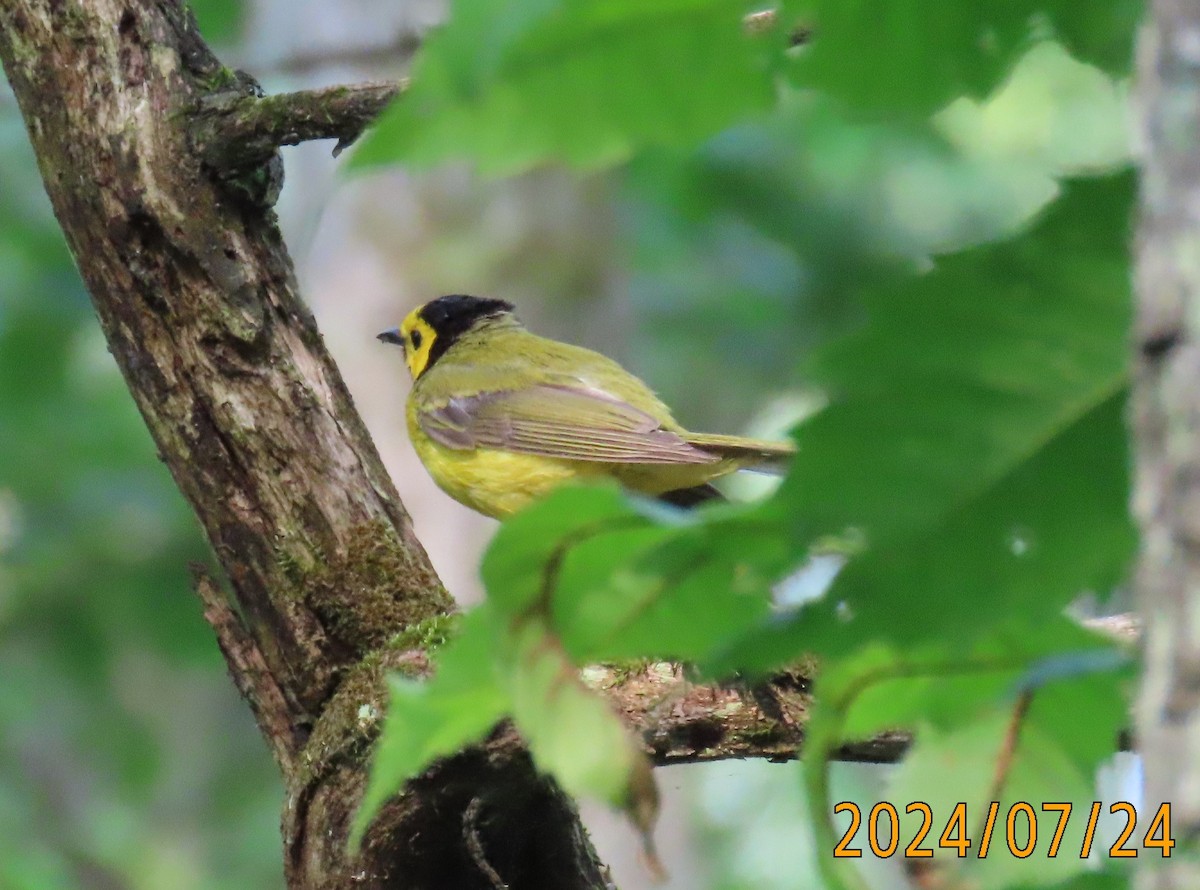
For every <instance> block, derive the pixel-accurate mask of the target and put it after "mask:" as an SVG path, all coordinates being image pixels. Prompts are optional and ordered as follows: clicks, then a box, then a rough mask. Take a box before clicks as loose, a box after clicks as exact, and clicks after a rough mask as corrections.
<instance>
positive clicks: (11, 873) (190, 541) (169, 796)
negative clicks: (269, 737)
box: [0, 97, 282, 890]
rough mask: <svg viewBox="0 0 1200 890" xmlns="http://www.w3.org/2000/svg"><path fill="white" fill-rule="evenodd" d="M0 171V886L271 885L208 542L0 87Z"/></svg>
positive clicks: (267, 823)
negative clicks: (220, 629) (195, 566)
mask: <svg viewBox="0 0 1200 890" xmlns="http://www.w3.org/2000/svg"><path fill="white" fill-rule="evenodd" d="M0 178H2V179H3V182H4V207H3V211H2V212H0V269H2V270H3V271H2V273H0V678H3V680H2V681H0V887H3V888H4V890H58V888H72V887H85V888H90V887H97V888H99V887H129V888H146V890H150V888H161V887H178V888H183V890H188V888H194V890H202V888H213V890H217V888H228V890H241V888H245V887H270V886H279V885H281V883H282V867H281V864H280V860H279V833H278V821H279V816H278V812H279V809H278V808H279V800H280V795H281V789H280V787H279V782H278V780H277V778H276V773H275V770H274V766H273V765H272V764H271V762H270V757H269V755H268V754H267V752H266V750H265V748H264V746H263V744H262V742H261V739H260V738H259V736H258V733H257V731H256V729H255V727H254V724H253V720H252V719H251V717H250V714H249V712H248V710H247V709H246V708H245V706H244V704H243V703H242V702H241V701H240V700H239V698H238V696H237V694H236V692H235V691H234V690H233V687H232V684H230V682H229V680H228V678H227V677H226V676H225V673H224V670H223V666H222V662H221V658H220V655H219V653H218V652H217V649H216V646H215V644H214V640H213V637H212V634H211V631H210V630H209V628H208V626H207V625H206V624H205V623H204V620H203V618H202V617H201V614H200V612H201V610H200V608H199V604H198V602H197V600H196V599H195V597H194V596H193V595H192V594H191V593H190V591H189V586H190V582H189V578H188V572H187V565H188V562H189V561H197V560H200V561H203V560H205V559H207V548H206V546H205V545H204V543H203V541H202V539H201V536H200V532H199V528H198V526H197V525H196V522H195V519H194V517H193V516H192V515H191V513H190V510H189V509H188V508H187V506H186V505H185V504H184V502H183V499H182V498H181V497H180V495H179V493H178V491H177V490H176V489H175V486H174V484H173V482H172V481H171V478H170V476H169V474H168V473H167V471H166V470H165V468H164V467H163V466H162V464H160V463H159V462H158V461H157V460H156V459H155V455H154V446H153V443H152V442H151V441H150V437H149V435H148V434H147V432H146V429H145V426H144V425H143V423H142V421H141V418H140V417H139V416H138V413H137V410H136V408H135V407H134V405H133V402H132V400H131V399H130V397H129V393H128V391H127V390H126V389H125V385H124V383H123V381H122V380H121V377H120V374H119V373H118V372H117V369H116V365H115V364H114V363H113V361H112V358H111V357H110V356H109V355H108V353H107V351H106V350H105V345H104V339H103V337H102V335H101V333H100V330H99V326H98V325H97V323H96V319H95V316H94V314H93V312H92V309H91V306H90V304H89V302H88V298H87V294H86V293H85V292H84V290H83V287H82V285H81V283H80V281H79V277H78V275H77V274H76V272H75V269H74V267H73V265H72V263H71V258H70V256H69V254H68V253H67V249H66V246H65V244H64V243H63V239H62V235H61V233H60V232H59V231H58V228H57V225H56V223H55V221H54V219H53V217H52V216H51V214H50V211H49V208H48V206H47V204H46V200H45V196H44V194H43V193H42V190H41V183H40V180H39V178H38V175H37V170H36V167H35V166H34V161H33V157H32V154H31V152H30V150H29V146H28V143H27V141H26V139H25V133H24V129H23V127H22V125H21V121H20V118H19V116H18V115H17V113H16V108H15V106H14V105H13V103H12V101H11V97H6V99H5V100H4V101H3V103H2V104H0Z"/></svg>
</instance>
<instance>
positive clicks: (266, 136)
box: [191, 83, 404, 170]
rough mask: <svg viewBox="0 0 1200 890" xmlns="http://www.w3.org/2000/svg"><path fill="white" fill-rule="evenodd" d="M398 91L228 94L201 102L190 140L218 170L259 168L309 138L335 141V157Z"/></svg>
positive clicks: (382, 87)
mask: <svg viewBox="0 0 1200 890" xmlns="http://www.w3.org/2000/svg"><path fill="white" fill-rule="evenodd" d="M403 88H404V84H403V83H360V84H355V85H353V86H338V87H326V88H325V89H320V90H300V91H297V92H295V93H283V94H280V95H276V96H259V95H255V94H254V93H249V94H247V93H245V92H241V91H237V90H234V91H230V92H229V93H227V94H225V95H222V96H217V97H215V98H214V99H213V100H212V101H209V102H206V103H205V104H204V107H203V108H202V109H201V113H200V114H199V115H198V116H196V118H194V119H193V121H192V124H191V129H192V142H193V145H194V146H195V148H196V152H197V153H198V154H199V155H200V156H201V157H202V158H204V160H205V162H206V163H208V164H209V165H210V166H211V167H214V168H215V169H219V170H231V169H239V168H243V167H246V166H252V165H255V164H262V163H265V162H266V161H267V160H268V159H270V157H271V156H272V155H273V154H274V153H275V149H277V148H278V147H279V146H281V145H298V144H299V143H301V142H307V141H309V140H312V139H336V140H337V145H336V146H334V150H333V153H334V154H335V155H337V154H338V153H339V152H341V150H342V149H343V148H345V147H346V146H347V145H349V144H350V143H351V142H353V141H354V140H355V139H357V138H358V137H359V135H360V134H361V133H362V131H363V129H364V128H365V127H366V126H367V125H368V124H370V123H371V122H372V121H373V120H375V118H376V117H378V116H379V114H380V112H382V111H383V109H385V108H386V107H387V106H388V104H390V103H391V101H392V100H393V99H395V98H396V96H397V95H398V94H399V93H400V92H401V91H402V90H403Z"/></svg>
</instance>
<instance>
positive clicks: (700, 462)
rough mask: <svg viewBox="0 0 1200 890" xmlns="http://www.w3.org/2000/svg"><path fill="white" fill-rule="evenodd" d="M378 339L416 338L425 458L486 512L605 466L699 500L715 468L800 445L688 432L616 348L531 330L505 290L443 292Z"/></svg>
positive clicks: (764, 465)
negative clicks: (611, 351) (499, 295)
mask: <svg viewBox="0 0 1200 890" xmlns="http://www.w3.org/2000/svg"><path fill="white" fill-rule="evenodd" d="M378 339H380V340H382V341H383V342H385V343H394V344H396V345H398V346H400V347H402V348H403V349H404V360H405V362H406V363H407V365H408V370H409V372H410V373H411V374H412V378H413V386H412V391H411V392H410V393H409V396H408V406H407V410H406V419H407V421H408V434H409V437H410V438H411V439H412V443H413V447H414V448H415V449H416V452H417V456H418V457H420V459H421V463H423V464H424V465H425V469H426V470H428V471H429V475H431V476H432V477H433V479H434V481H435V482H436V483H437V484H438V485H439V486H440V487H441V488H442V490H443V491H445V492H446V493H447V494H448V495H450V496H451V497H452V498H454V499H455V500H457V501H459V502H461V503H463V504H466V505H467V506H468V507H470V508H471V509H473V510H477V511H478V512H480V513H483V514H484V515H486V516H492V517H494V518H497V519H503V518H504V517H506V516H510V515H512V514H513V513H515V512H517V511H518V510H520V509H521V508H522V507H524V506H525V505H526V504H528V503H530V502H531V501H533V500H535V499H537V498H539V497H541V496H542V495H544V494H546V493H547V492H549V491H551V490H552V489H554V488H557V487H558V486H560V485H562V484H564V483H566V482H570V481H573V480H589V479H600V478H604V477H608V478H612V479H616V480H617V481H618V482H620V483H621V485H623V486H625V487H626V488H628V489H631V490H632V491H636V492H641V493H642V494H646V495H651V496H654V497H657V498H661V499H662V500H665V501H667V502H670V503H673V504H677V505H679V506H692V505H694V504H697V503H700V502H702V501H705V500H708V499H710V498H714V497H720V493H719V492H718V491H717V489H716V488H714V487H713V486H712V485H710V484H709V483H710V481H711V480H713V479H716V478H717V477H719V476H724V475H726V474H728V473H732V472H733V471H735V470H740V469H756V470H763V471H779V470H780V469H782V467H783V466H784V465H786V463H787V461H788V459H789V458H790V457H791V456H792V454H793V453H794V448H793V446H792V445H791V444H789V443H782V442H762V441H757V440H754V439H745V438H742V437H740V436H720V435H711V434H708V433H693V432H689V431H688V430H686V429H684V428H683V427H682V426H680V425H679V424H678V423H676V422H675V420H674V418H673V417H672V416H671V411H670V409H668V408H667V406H666V405H664V404H663V403H662V402H661V401H659V399H658V397H657V396H655V395H654V393H653V392H652V391H651V390H650V388H649V387H648V386H646V384H645V383H643V382H642V381H641V380H639V379H638V378H637V377H635V376H634V375H633V374H630V373H629V372H628V371H626V370H625V369H624V368H622V367H621V366H620V365H619V364H617V363H616V362H615V361H613V360H612V359H610V358H608V357H606V356H603V355H601V354H600V353H598V352H593V351H592V350H590V349H584V348H583V347H581V346H572V345H571V344H569V343H561V342H559V341H557V340H550V339H547V338H545V337H539V336H538V335H536V334H533V333H531V332H529V331H528V330H526V329H525V327H524V326H523V325H522V324H521V322H520V321H518V320H517V317H516V315H514V314H513V305H512V304H511V303H508V302H505V301H504V300H494V299H485V298H481V297H471V296H466V295H464V294H451V295H449V296H444V297H438V298H437V299H436V300H431V301H430V302H428V303H426V304H425V305H424V306H420V307H418V308H417V309H414V310H413V311H412V312H410V313H409V314H408V316H407V317H406V318H405V319H404V321H403V323H402V324H401V325H400V327H399V328H392V329H391V330H387V331H384V332H383V333H381V334H379V335H378Z"/></svg>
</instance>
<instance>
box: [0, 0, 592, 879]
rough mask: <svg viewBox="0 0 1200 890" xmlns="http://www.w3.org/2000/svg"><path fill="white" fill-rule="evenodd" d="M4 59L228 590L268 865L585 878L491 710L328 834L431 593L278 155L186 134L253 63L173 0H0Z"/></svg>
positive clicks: (360, 776) (552, 796)
mask: <svg viewBox="0 0 1200 890" xmlns="http://www.w3.org/2000/svg"><path fill="white" fill-rule="evenodd" d="M0 60H2V61H3V64H4V68H5V72H6V74H7V75H8V79H9V81H10V83H11V84H12V88H13V91H14V93H15V94H16V97H17V100H18V102H19V103H20V106H21V111H22V114H23V115H24V118H25V121H26V126H27V128H28V131H29V135H30V139H31V140H32V142H33V147H34V150H35V151H36V153H37V157H38V163H39V166H40V169H41V172H42V178H43V180H44V182H45V186H46V190H47V192H48V193H49V196H50V200H51V202H52V204H53V206H54V210H55V213H56V215H57V217H58V219H59V222H60V223H61V225H62V228H63V231H64V233H65V234H66V238H67V242H68V244H69V245H70V248H71V250H72V253H73V254H74V257H75V261H76V263H77V265H78V267H79V270H80V274H81V275H82V276H83V279H84V281H85V282H86V284H87V286H88V289H89V290H90V292H91V294H92V298H93V300H94V303H95V306H96V311H97V314H98V315H99V317H100V322H101V324H102V326H103V328H104V331H105V335H106V336H107V338H108V342H109V347H110V349H111V350H112V353H113V355H114V356H115V357H116V359H117V362H118V364H119V365H120V367H121V370H122V372H123V374H124V375H125V379H126V382H127V383H128V385H129V388H130V390H131V392H132V393H133V396H134V398H135V399H136V401H137V404H138V407H139V409H140V410H141V413H142V416H143V417H144V418H145V421H146V424H147V426H148V427H149V428H150V431H151V434H152V435H153V437H154V440H155V442H156V443H157V446H158V449H159V453H160V456H161V458H162V459H163V460H164V461H165V462H166V464H167V465H168V467H169V468H170V470H171V472H172V474H173V476H174V478H175V481H176V483H177V484H178V485H179V487H180V489H181V490H182V491H183V493H184V495H185V496H186V497H187V498H188V500H189V501H190V502H191V504H192V507H193V508H194V510H195V512H196V514H197V516H198V517H199V519H200V521H201V523H202V525H203V527H204V531H205V533H206V534H207V536H208V539H209V541H210V543H211V544H212V547H213V550H214V551H215V553H216V554H217V557H218V559H219V560H220V562H221V565H222V568H223V569H224V572H225V574H226V576H227V578H228V581H229V584H230V586H231V588H232V592H233V595H234V599H235V600H236V604H237V608H236V609H235V608H234V607H232V606H231V604H230V603H229V601H228V600H227V599H226V598H225V597H224V596H223V595H222V594H221V593H220V591H219V589H218V588H217V587H216V586H215V585H214V584H213V583H212V582H210V581H208V580H207V579H205V578H201V579H200V580H199V588H200V592H201V596H202V598H203V600H204V604H205V608H206V614H207V615H208V617H209V619H210V621H211V623H212V624H213V626H214V628H215V629H216V630H217V633H218V637H219V640H220V642H221V645H222V648H223V649H224V651H225V653H226V656H227V660H228V662H229V664H230V668H231V672H232V673H233V674H234V677H235V680H237V682H238V684H239V687H240V688H241V689H242V690H243V692H244V693H245V694H246V696H247V698H248V699H249V701H250V703H251V705H252V706H253V707H254V709H255V713H256V716H257V717H258V720H259V724H260V727H261V728H262V731H263V733H264V735H265V736H266V737H267V739H268V741H269V743H270V744H271V746H272V749H273V751H274V752H275V755H276V759H277V761H278V762H279V765H280V768H281V769H282V771H283V773H284V778H285V783H286V785H287V788H288V796H287V801H286V804H285V808H284V816H283V822H284V842H285V851H284V861H285V868H286V873H287V878H288V882H289V885H290V886H292V887H340V886H354V887H362V888H370V887H384V886H392V887H395V886H403V887H406V888H426V887H428V888H442V887H456V888H459V887H461V888H474V887H482V888H492V887H495V886H497V881H498V880H500V881H503V882H506V883H507V884H509V885H510V886H512V887H514V888H516V887H557V888H574V887H580V888H582V887H600V886H604V881H603V878H602V869H601V866H600V864H599V863H598V862H597V860H596V857H595V854H594V852H593V851H592V849H591V847H590V845H589V843H588V842H587V839H586V836H585V834H584V832H583V830H582V828H581V827H580V824H579V822H578V819H577V816H576V814H575V811H574V806H573V804H572V802H571V801H570V800H569V799H567V798H566V797H565V796H564V795H563V794H562V793H561V792H560V791H559V790H558V789H557V788H556V787H555V786H554V785H553V784H551V783H549V782H547V781H546V780H543V779H540V778H538V777H537V776H536V773H535V771H534V769H533V767H532V765H531V763H530V761H529V758H528V756H527V754H526V752H525V750H524V748H523V747H522V746H521V744H520V743H519V740H517V739H516V738H515V737H514V736H513V734H512V733H511V732H498V733H497V734H496V736H495V737H494V738H493V739H491V740H490V741H489V742H488V743H487V744H486V745H484V746H482V747H480V748H477V749H474V750H472V751H469V752H466V753H464V754H462V755H459V756H457V757H455V758H451V759H449V760H447V761H445V762H443V763H441V764H439V765H438V767H437V768H436V769H434V770H431V771H430V772H429V773H428V774H427V775H425V776H423V777H422V778H421V779H420V780H419V781H418V782H415V783H413V785H412V786H411V788H410V790H409V791H408V792H407V793H406V794H405V795H403V796H402V797H401V798H399V799H397V800H396V801H393V802H392V803H391V804H390V805H389V806H388V807H387V808H386V809H385V811H384V813H383V814H382V815H381V817H380V819H379V820H377V822H376V823H375V825H374V827H373V828H372V830H371V831H370V832H369V834H368V836H367V838H366V841H365V842H364V846H363V849H362V852H361V854H359V855H351V854H350V853H348V851H347V848H346V843H345V839H346V835H347V830H348V826H349V823H350V819H351V818H352V816H353V813H354V809H355V807H356V805H357V803H358V800H359V798H360V796H361V791H362V787H363V783H364V779H365V770H366V763H365V760H366V756H367V753H368V750H369V744H368V742H369V740H370V738H371V735H372V734H373V731H374V727H373V720H371V719H366V718H364V717H363V716H362V715H363V714H364V713H365V714H376V713H379V710H380V707H381V706H382V696H383V691H382V677H383V674H384V671H385V670H386V669H388V668H401V669H403V668H406V667H407V668H408V669H410V670H411V669H416V670H420V669H422V668H423V667H424V654H423V653H421V652H420V651H419V650H415V649H414V650H409V649H406V648H405V647H404V646H403V645H402V644H400V645H393V646H392V647H391V648H388V647H387V646H386V644H388V643H389V641H392V642H393V643H394V640H395V636H396V634H397V633H398V632H399V631H401V630H403V629H404V628H405V627H410V626H412V625H413V624H415V623H417V622H420V621H422V620H429V619H432V618H434V617H436V616H438V615H442V614H445V613H446V612H447V611H449V610H450V609H452V602H451V600H450V598H449V597H448V596H447V594H446V592H445V590H444V589H443V588H442V585H441V583H440V582H439V580H438V579H437V577H436V575H435V574H434V572H433V570H432V568H431V567H430V565H429V562H428V560H427V559H426V557H425V554H424V552H423V550H422V549H421V547H420V544H419V543H418V542H417V540H416V538H415V537H414V535H413V533H412V529H411V527H410V524H409V520H408V516H407V514H406V513H405V511H404V508H403V506H402V505H401V503H400V500H399V498H398V497H397V495H396V492H395V490H394V488H393V486H392V483H391V480H390V479H389V478H388V475H387V473H386V472H384V470H383V467H382V466H381V464H380V462H379V459H378V456H377V455H376V453H375V450H374V447H373V446H372V444H371V442H370V439H369V437H368V435H367V433H366V431H365V429H364V428H363V426H362V424H361V422H360V420H359V418H358V416H357V414H356V413H355V411H354V408H353V405H352V403H351V399H350V396H349V393H348V392H347V391H346V389H345V386H344V385H343V383H342V380H341V377H340V376H339V374H338V371H337V368H336V367H335V366H334V364H333V362H332V361H331V359H330V358H329V356H328V354H327V353H326V351H325V349H324V347H323V345H322V342H321V338H320V335H319V334H318V332H317V330H316V328H315V325H314V323H313V320H312V318H311V316H310V314H309V313H308V311H307V309H306V308H305V307H304V305H303V303H302V302H301V301H300V298H299V295H298V293H297V290H296V283H295V278H294V275H293V271H292V265H291V261H290V259H289V257H288V255H287V251H286V249H285V247H284V245H283V243H282V241H281V239H280V236H279V232H278V230H277V229H276V226H275V221H274V215H273V213H272V212H271V211H270V209H269V207H268V206H267V204H268V203H269V199H270V198H271V196H272V195H273V194H274V193H275V192H276V191H277V188H278V185H279V182H278V172H277V171H278V166H277V159H275V158H269V159H267V161H266V162H265V163H263V164H261V165H260V166H257V167H247V168H243V169H240V170H228V169H225V170H216V169H214V168H212V167H210V166H207V165H206V164H205V163H204V162H203V160H202V159H201V157H200V155H199V154H198V153H197V152H195V151H193V145H192V142H191V140H190V137H189V132H190V130H191V127H190V124H191V122H192V121H193V120H194V119H195V117H196V116H197V114H198V113H199V112H201V111H202V110H203V109H206V108H209V107H212V106H213V105H219V104H220V103H221V102H225V101H229V100H230V99H231V97H233V98H236V97H237V96H239V95H242V94H246V93H248V92H250V91H252V86H251V85H250V84H249V83H248V82H247V80H246V79H245V78H243V77H241V76H239V75H237V74H235V73H233V72H231V71H229V70H228V69H226V68H223V67H222V66H221V65H220V63H219V62H218V61H217V59H216V58H215V57H214V56H213V55H212V54H211V53H210V51H209V50H208V48H207V47H206V46H205V44H204V43H203V41H202V40H201V38H200V36H199V34H198V33H197V31H196V28H195V25H194V22H193V21H192V19H191V16H190V14H189V13H188V12H186V10H185V9H184V6H183V4H182V3H180V2H177V0H5V2H4V3H3V4H0ZM47 298H53V297H52V295H48V297H47ZM368 705H369V706H370V707H367V708H366V709H365V710H364V706H368ZM376 705H378V706H379V707H375V706H376Z"/></svg>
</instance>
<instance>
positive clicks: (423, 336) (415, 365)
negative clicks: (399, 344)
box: [400, 306, 438, 380]
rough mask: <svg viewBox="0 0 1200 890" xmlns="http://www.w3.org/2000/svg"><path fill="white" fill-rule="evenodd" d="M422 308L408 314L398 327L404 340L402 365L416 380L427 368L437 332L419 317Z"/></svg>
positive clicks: (419, 307)
mask: <svg viewBox="0 0 1200 890" xmlns="http://www.w3.org/2000/svg"><path fill="white" fill-rule="evenodd" d="M424 308H425V307H423V306H418V307H417V308H416V309H414V310H413V311H412V312H410V313H408V315H407V316H406V317H405V319H404V321H403V322H402V323H401V325H400V336H401V337H402V338H403V339H404V344H403V345H404V363H405V364H406V365H408V372H409V373H410V374H412V379H413V380H416V379H417V378H418V377H420V376H421V374H423V373H424V371H425V369H426V368H427V367H429V354H430V351H431V350H432V349H433V344H434V343H435V342H437V337H438V335H437V331H435V330H434V329H433V326H432V325H430V324H429V322H427V321H426V320H425V319H424V318H422V317H421V310H422V309H424Z"/></svg>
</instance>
